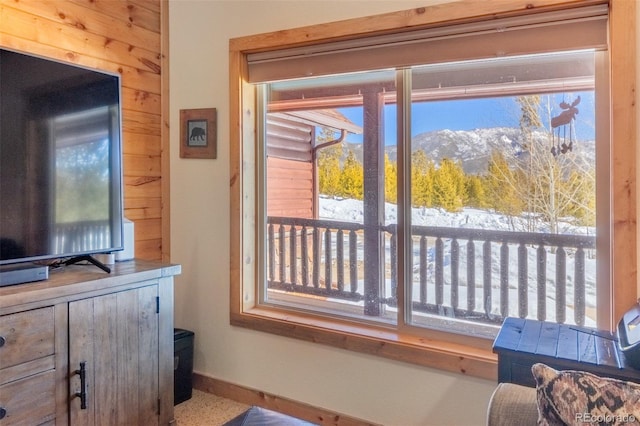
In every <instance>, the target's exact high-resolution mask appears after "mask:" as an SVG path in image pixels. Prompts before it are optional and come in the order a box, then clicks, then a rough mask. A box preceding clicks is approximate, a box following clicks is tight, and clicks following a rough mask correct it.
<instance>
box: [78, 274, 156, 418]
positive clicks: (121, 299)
mask: <svg viewBox="0 0 640 426" xmlns="http://www.w3.org/2000/svg"><path fill="white" fill-rule="evenodd" d="M157 296H158V287H157V285H149V286H146V287H141V288H137V289H133V290H127V291H122V292H118V293H113V294H107V295H104V296H99V297H93V298H89V299H83V300H79V301H75V302H71V303H69V370H70V376H71V378H70V392H71V395H72V396H73V395H75V394H76V393H77V394H81V393H83V392H84V394H85V401H86V406H85V408H82V406H81V400H82V398H81V397H79V396H76V397H72V399H71V404H70V420H71V424H72V425H101V424H109V425H136V424H137V425H142V424H144V425H149V424H157V423H158V419H159V417H158V405H159V389H158V313H157ZM81 363H82V364H81ZM81 365H83V368H84V376H85V380H84V382H85V383H84V389H83V388H82V383H81V382H82V380H81V377H80V371H81V370H82V368H81ZM74 371H75V374H74Z"/></svg>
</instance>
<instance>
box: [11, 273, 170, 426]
mask: <svg viewBox="0 0 640 426" xmlns="http://www.w3.org/2000/svg"><path fill="white" fill-rule="evenodd" d="M179 272H180V267H179V266H176V265H161V264H156V263H153V262H140V261H132V262H123V263H118V264H116V265H115V268H114V271H113V272H112V273H111V274H105V273H104V272H102V271H100V270H98V269H97V268H95V267H92V266H85V265H74V266H70V267H66V268H64V270H61V271H54V272H52V273H51V275H50V279H49V280H47V281H46V282H41V283H29V284H22V285H18V286H12V287H3V288H0V426H5V425H18V424H34V425H40V424H52V425H53V424H55V425H66V424H71V425H94V424H122V425H151V424H159V425H166V424H170V423H172V422H173V275H175V274H178V273H179Z"/></svg>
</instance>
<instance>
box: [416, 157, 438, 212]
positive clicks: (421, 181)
mask: <svg viewBox="0 0 640 426" xmlns="http://www.w3.org/2000/svg"><path fill="white" fill-rule="evenodd" d="M434 172H435V166H434V164H433V162H432V161H430V160H429V159H428V158H427V154H426V153H425V152H424V151H422V150H420V151H415V152H413V153H412V154H411V204H412V205H413V206H419V207H432V206H433V175H434Z"/></svg>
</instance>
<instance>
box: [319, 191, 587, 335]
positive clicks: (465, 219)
mask: <svg viewBox="0 0 640 426" xmlns="http://www.w3.org/2000/svg"><path fill="white" fill-rule="evenodd" d="M319 206H320V219H330V220H336V221H345V222H358V223H362V221H363V203H362V201H359V200H352V199H332V198H327V197H323V196H321V197H320V203H319ZM411 217H412V224H413V225H419V226H440V227H451V228H472V229H487V230H498V231H524V230H525V229H527V221H526V218H523V217H510V216H506V215H503V214H497V213H494V212H490V211H486V210H479V209H470V208H465V209H463V210H462V211H461V212H458V213H450V212H447V211H444V210H442V209H428V208H414V209H413V210H412V216H411ZM385 218H386V223H387V224H390V223H397V211H396V206H395V205H394V204H389V203H387V204H386V206H385ZM559 228H560V233H563V234H575V235H595V229H594V228H589V227H577V226H574V225H571V224H570V223H568V222H566V223H561V224H560V226H559ZM535 229H536V231H535V232H541V233H546V232H548V228H547V226H546V225H545V224H544V223H538V224H537V225H536V227H535ZM444 244H445V266H446V264H447V255H448V250H449V245H450V244H449V241H445V242H444ZM429 250H430V252H431V254H432V253H433V250H434V248H433V247H430V248H429ZM462 251H463V250H461V252H462ZM482 255H483V254H482V248H481V246H478V247H477V248H476V251H475V256H476V260H475V265H476V310H477V311H478V312H482V311H483V310H484V308H483V306H482V304H483V300H484V299H485V297H484V295H483V294H482V292H483V290H482V288H481V287H482V276H483V275H482V274H483V271H482V268H483V261H482ZM527 255H528V282H529V291H528V303H527V305H528V313H529V317H530V318H536V315H537V313H536V312H537V303H538V302H537V300H538V291H537V285H536V274H537V257H536V249H535V248H533V247H532V248H528V253H527ZM416 256H417V252H414V258H415V260H414V265H417V264H418V259H417V257H416ZM509 256H510V259H517V256H518V255H517V247H515V246H513V247H510V253H509ZM429 257H430V258H431V257H432V256H429ZM499 261H500V254H499V247H497V245H496V247H494V248H493V254H492V282H493V287H494V288H493V290H492V297H491V299H492V312H494V313H496V314H499V312H500V300H499V292H500V290H499V282H500V281H499V274H500V265H499ZM466 262H467V259H466V257H464V256H463V255H462V254H461V258H460V265H459V271H460V287H459V293H460V294H459V301H460V302H459V303H460V305H461V306H466V274H465V273H464V271H466ZM585 262H586V265H585V281H586V283H585V287H586V299H585V304H586V306H587V319H586V325H589V326H595V318H589V314H590V313H591V314H592V315H593V313H594V312H595V307H596V294H595V273H596V260H595V258H593V257H590V256H586V259H585ZM434 266H435V265H434V263H433V262H432V261H430V262H429V270H430V272H429V273H428V276H430V277H431V278H430V279H432V278H433V276H434V274H433V273H432V272H433V268H434ZM546 270H547V291H546V298H545V299H546V302H545V305H546V310H547V313H546V319H547V320H549V321H554V320H555V318H556V307H555V277H556V259H555V254H554V253H553V252H552V251H550V250H547V263H546ZM566 271H567V275H566V276H567V289H566V302H567V309H566V322H568V323H572V322H573V310H572V305H573V300H574V294H573V276H574V262H573V257H572V255H571V253H569V255H568V256H567V264H566ZM418 273H419V271H418V270H417V268H414V280H413V281H414V283H413V294H414V295H418V294H419V286H418V282H419V274H418ZM444 280H445V291H444V294H445V301H444V303H445V305H446V304H448V303H449V301H450V300H449V295H450V291H449V290H450V283H451V277H450V268H446V267H445V270H444ZM387 281H389V280H387ZM509 282H510V286H509V287H510V290H509V315H513V316H517V315H518V294H517V283H518V270H517V268H515V267H514V268H510V269H509ZM359 287H361V288H359V291H362V290H363V289H362V287H363V284H362V283H359ZM386 291H387V292H390V291H391V289H390V283H389V282H387V289H386ZM434 293H435V285H433V284H432V283H431V282H429V284H428V294H427V300H430V301H433V300H434V299H435V294H434ZM387 294H389V293H387ZM416 298H417V296H414V300H415V299H416Z"/></svg>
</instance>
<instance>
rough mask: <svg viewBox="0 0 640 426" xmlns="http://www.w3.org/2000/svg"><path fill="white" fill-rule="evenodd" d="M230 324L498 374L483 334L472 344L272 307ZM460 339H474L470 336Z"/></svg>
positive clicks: (484, 375)
mask: <svg viewBox="0 0 640 426" xmlns="http://www.w3.org/2000/svg"><path fill="white" fill-rule="evenodd" d="M231 325H234V326H239V327H245V328H248V329H252V330H257V331H262V332H267V333H272V334H277V335H280V336H286V337H292V338H296V339H300V340H305V341H308V342H313V343H322V344H325V345H328V346H333V347H337V348H341V349H346V350H350V351H355V352H361V353H366V354H369V355H375V356H381V357H384V358H389V359H394V360H397V361H403V362H408V363H411V364H416V365H422V366H425V367H431V368H436V369H439V370H444V371H450V372H454V373H459V374H464V375H467V376H472V377H478V378H483V379H488V380H497V377H498V367H497V356H496V355H495V354H494V353H493V351H492V348H491V346H492V343H493V342H491V341H488V340H484V339H473V338H471V340H472V341H473V343H474V346H469V345H468V344H462V343H458V342H452V341H449V340H448V339H446V340H445V339H444V337H445V336H450V335H448V334H445V333H438V332H432V333H431V335H430V336H429V337H421V336H414V335H411V334H405V333H401V332H398V331H395V330H389V329H385V328H383V327H375V326H371V325H365V324H357V323H356V324H354V323H346V322H344V321H340V320H337V319H329V318H323V317H317V316H313V315H310V314H304V313H296V312H291V311H287V312H283V311H281V310H278V309H275V308H271V307H255V308H252V309H250V310H247V311H245V312H241V313H238V312H232V313H231ZM460 339H461V340H462V339H464V341H469V340H470V338H469V337H468V336H465V337H462V336H460Z"/></svg>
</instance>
